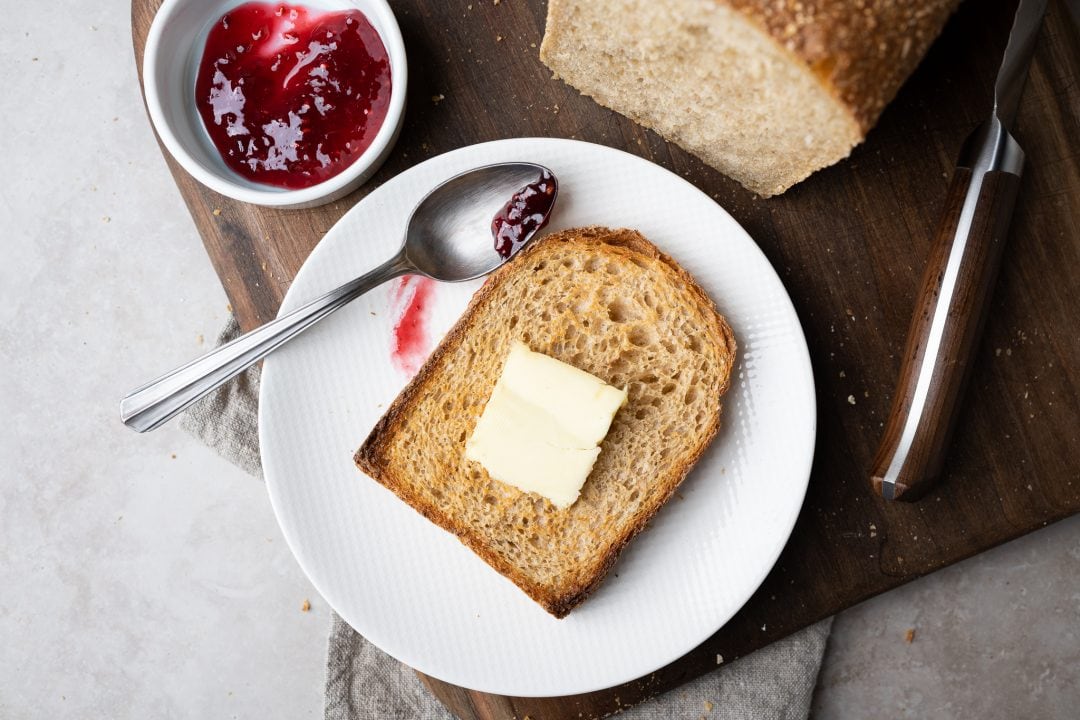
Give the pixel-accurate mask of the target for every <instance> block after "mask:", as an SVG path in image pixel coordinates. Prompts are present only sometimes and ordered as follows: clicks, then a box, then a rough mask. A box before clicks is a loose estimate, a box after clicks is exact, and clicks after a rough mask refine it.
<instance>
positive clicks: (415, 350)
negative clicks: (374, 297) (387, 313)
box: [390, 275, 435, 377]
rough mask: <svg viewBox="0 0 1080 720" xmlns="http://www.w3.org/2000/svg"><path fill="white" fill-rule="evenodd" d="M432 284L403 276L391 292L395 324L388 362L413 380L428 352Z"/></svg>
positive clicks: (433, 291)
mask: <svg viewBox="0 0 1080 720" xmlns="http://www.w3.org/2000/svg"><path fill="white" fill-rule="evenodd" d="M434 293H435V281H434V280H432V279H430V278H426V277H423V276H421V275H406V276H405V277H403V278H401V279H400V280H398V281H397V283H396V284H395V285H394V287H393V288H391V290H390V302H391V304H392V305H393V308H394V312H395V313H396V314H397V320H396V321H395V322H394V335H393V343H392V347H391V348H390V359H391V360H392V361H393V363H394V367H396V368H397V369H398V370H400V371H401V372H402V373H404V374H405V375H408V376H409V377H412V376H413V375H415V374H416V371H417V370H419V369H420V366H421V365H423V364H424V360H426V359H427V356H428V354H429V353H430V352H431V341H430V333H429V332H428V316H429V315H430V313H431V301H432V295H434Z"/></svg>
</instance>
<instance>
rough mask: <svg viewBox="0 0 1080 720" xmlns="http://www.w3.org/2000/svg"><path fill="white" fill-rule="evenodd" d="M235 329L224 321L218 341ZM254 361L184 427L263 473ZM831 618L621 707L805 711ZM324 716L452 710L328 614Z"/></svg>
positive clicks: (359, 718)
mask: <svg viewBox="0 0 1080 720" xmlns="http://www.w3.org/2000/svg"><path fill="white" fill-rule="evenodd" d="M239 334H240V330H239V327H238V326H237V324H236V321H235V320H230V321H229V323H228V324H227V325H226V327H225V328H224V329H223V330H222V332H221V335H220V336H219V337H218V344H219V345H220V344H221V343H224V342H228V341H229V340H232V339H233V338H235V337H237V336H238V335H239ZM258 407H259V368H258V367H255V368H252V369H251V370H248V371H247V372H245V373H244V374H242V375H241V376H240V377H238V378H237V379H236V380H234V381H233V382H231V383H228V384H226V385H225V386H224V387H222V388H220V389H219V390H217V391H216V392H214V393H213V394H211V395H210V396H208V397H206V398H204V399H203V400H201V401H200V402H199V403H197V404H195V405H193V406H192V407H191V408H190V409H189V410H188V411H187V413H186V414H185V415H184V417H183V418H182V419H181V422H180V424H181V427H183V428H184V429H185V430H187V431H188V432H189V433H191V434H192V435H194V436H196V437H197V438H199V439H200V440H202V441H203V442H204V443H206V444H207V445H209V446H210V447H212V448H213V449H215V450H216V451H217V452H218V453H220V454H221V455H222V456H223V457H225V458H226V459H228V460H229V461H231V462H233V463H234V464H236V465H238V466H240V467H241V468H243V469H244V470H247V471H248V472H249V473H251V474H252V475H255V476H257V477H260V478H261V477H262V466H261V464H260V462H259V436H258ZM831 627H832V618H829V619H827V620H822V621H821V622H819V623H817V624H816V625H812V626H811V627H808V628H806V629H805V630H801V631H800V632H797V633H795V634H794V635H792V636H790V637H787V638H785V639H783V640H780V641H779V642H775V643H773V644H772V645H769V646H768V647H765V648H762V649H761V650H758V651H757V652H755V653H752V654H751V655H748V656H746V657H744V658H741V659H740V660H737V661H735V662H733V663H731V664H730V665H725V666H724V667H722V668H720V669H718V670H717V671H715V672H712V673H709V674H708V675H705V676H703V677H700V678H698V679H697V680H694V681H693V682H690V683H687V684H686V685H684V686H682V687H681V688H679V689H677V690H673V691H671V692H669V693H666V694H665V695H661V696H660V697H658V698H654V699H652V700H649V701H648V702H645V703H642V704H641V705H638V706H636V707H633V708H630V709H629V710H626V711H624V712H623V713H622V716H623V717H625V718H627V720H654V719H655V720H661V719H663V720H667V719H668V718H700V717H707V718H709V720H713V719H714V718H718V719H721V720H736V719H744V718H753V719H754V720H805V718H806V717H807V715H808V714H809V713H810V700H811V698H812V696H813V691H814V685H815V684H816V682H817V676H818V670H819V669H820V668H821V658H822V656H823V655H824V653H825V643H826V640H827V639H828V637H829V630H830V628H831ZM324 716H325V720H368V719H374V720H387V719H389V720H399V719H400V720H413V719H414V718H415V719H417V720H436V719H437V720H443V719H449V718H451V717H452V716H451V715H450V713H449V712H447V711H446V709H445V708H444V707H443V706H442V705H441V704H440V703H439V702H438V701H437V700H436V699H435V698H434V697H432V696H431V694H430V693H428V691H427V689H426V688H424V686H423V685H422V684H421V682H420V679H419V678H418V677H417V676H416V673H414V672H413V671H412V670H411V669H410V668H408V667H406V666H405V665H403V664H402V663H399V662H398V661H397V660H394V659H393V658H392V657H390V656H389V655H387V654H385V653H383V652H382V651H381V650H379V649H378V648H376V647H375V646H374V645H372V644H371V643H369V642H368V641H367V640H365V639H364V638H363V637H362V636H361V635H360V634H359V633H357V632H356V631H355V630H353V629H352V628H351V627H350V626H349V625H348V624H347V623H346V622H345V621H344V620H342V619H341V618H340V617H338V616H337V614H336V613H335V614H333V618H332V621H331V625H330V638H329V640H328V642H327V653H326V702H325V706H324Z"/></svg>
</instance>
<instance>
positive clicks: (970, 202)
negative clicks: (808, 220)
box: [870, 0, 1047, 500]
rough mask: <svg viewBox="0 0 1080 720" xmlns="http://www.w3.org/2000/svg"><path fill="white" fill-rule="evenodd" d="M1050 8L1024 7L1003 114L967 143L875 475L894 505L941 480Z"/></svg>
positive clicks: (1011, 51) (982, 318) (1008, 54)
mask: <svg viewBox="0 0 1080 720" xmlns="http://www.w3.org/2000/svg"><path fill="white" fill-rule="evenodd" d="M1046 4H1047V0H1021V2H1020V5H1019V7H1018V8H1017V9H1016V16H1015V18H1014V19H1013V26H1012V32H1011V33H1010V34H1009V42H1008V45H1007V46H1006V47H1005V57H1004V58H1003V59H1002V61H1001V69H1000V70H999V71H998V75H997V80H996V81H995V83H994V109H993V113H992V114H991V115H990V119H989V120H987V121H986V122H984V123H983V124H982V125H980V126H979V127H978V128H976V130H975V131H974V132H973V133H972V134H971V135H970V136H969V137H968V139H967V140H966V141H965V143H964V146H963V149H962V150H961V151H960V159H959V161H958V162H957V167H956V171H955V172H954V173H953V177H952V182H951V183H950V185H949V191H948V195H947V196H946V199H945V207H944V211H943V214H942V216H941V218H940V220H939V222H938V225H937V231H936V235H935V237H934V240H933V243H932V244H931V248H930V254H929V257H928V260H927V265H926V270H925V272H924V273H923V278H922V289H921V290H920V292H919V295H918V296H917V299H916V303H915V314H914V317H913V318H912V321H911V326H910V328H909V330H908V336H907V342H906V344H905V348H904V354H903V356H902V365H901V368H900V379H899V382H898V383H897V388H896V392H895V394H894V396H893V401H892V409H891V410H890V411H889V418H888V420H887V421H886V423H885V434H884V436H883V438H882V440H881V446H880V447H879V448H878V452H877V455H876V456H875V458H874V462H873V467H872V470H871V473H870V476H871V483H872V485H873V488H874V492H875V493H877V494H880V495H881V497H883V498H884V499H886V500H917V499H918V498H919V497H920V496H922V494H923V493H925V492H926V491H927V490H929V489H930V487H932V486H933V484H934V483H935V481H936V480H937V478H938V476H939V475H940V473H941V466H942V461H943V460H944V457H945V454H946V452H947V450H948V447H949V442H950V439H951V436H952V431H953V429H954V427H955V424H956V417H957V414H958V412H957V411H958V410H959V407H960V399H961V397H962V396H963V394H964V386H965V385H966V383H967V380H968V376H969V375H970V373H971V366H972V360H973V358H974V355H975V351H976V350H977V348H978V341H979V337H980V336H981V335H982V329H983V326H984V325H985V324H986V316H987V311H988V309H989V306H990V296H991V290H992V288H993V285H994V281H995V279H996V278H997V274H998V269H999V268H1000V266H1001V256H1002V250H1003V249H1004V247H1005V236H1006V233H1007V232H1008V228H1009V221H1010V219H1011V217H1012V213H1013V207H1014V205H1015V204H1016V192H1017V189H1018V187H1019V185H1020V174H1021V171H1022V170H1023V167H1024V152H1023V151H1022V150H1021V149H1020V146H1019V145H1018V144H1017V142H1016V140H1015V139H1014V138H1013V136H1012V135H1011V134H1010V133H1009V130H1010V128H1011V127H1012V126H1013V122H1014V121H1015V120H1016V111H1017V107H1018V105H1019V103H1020V95H1021V93H1022V92H1023V89H1024V82H1025V80H1026V79H1027V75H1028V67H1029V65H1030V64H1031V57H1032V54H1033V52H1034V49H1035V38H1036V36H1037V35H1038V33H1039V28H1040V27H1041V26H1042V19H1043V15H1044V14H1045V12H1046Z"/></svg>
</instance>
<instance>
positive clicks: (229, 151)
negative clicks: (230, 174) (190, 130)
mask: <svg viewBox="0 0 1080 720" xmlns="http://www.w3.org/2000/svg"><path fill="white" fill-rule="evenodd" d="M195 103H196V107H197V108H198V109H199V114H200V115H201V116H202V119H203V125H204V126H205V127H206V131H207V133H209V135H210V139H211V140H212V141H213V143H214V145H215V146H216V147H217V149H218V152H220V153H221V157H222V158H224V159H225V163H226V164H227V165H228V166H229V167H230V168H232V169H233V170H235V171H236V172H238V173H239V174H240V175H242V176H244V177H245V178H248V179H249V180H253V181H255V182H260V183H265V184H267V185H274V186H276V187H282V188H289V189H298V188H306V187H311V186H312V185H316V184H318V183H321V182H323V181H324V180H328V179H329V178H332V177H334V176H335V175H337V174H338V173H340V172H341V171H342V170H344V169H345V168H347V167H348V166H349V165H351V164H352V163H353V162H354V161H355V160H356V159H357V158H359V157H360V155H361V154H363V152H364V151H365V150H367V148H368V147H369V146H370V145H371V142H372V140H374V139H375V135H376V134H377V133H378V132H379V128H380V127H381V126H382V124H383V121H384V120H385V119H386V111H387V107H388V106H389V104H390V60H389V57H388V56H387V53H386V47H385V46H384V45H383V43H382V40H381V39H380V38H379V35H378V33H377V32H376V31H375V28H373V27H372V26H371V23H370V22H368V19H367V18H366V17H364V14H363V13H361V12H360V11H359V10H347V11H344V12H321V11H314V10H309V9H307V8H304V7H300V6H298V5H285V4H281V3H259V2H252V3H247V4H245V5H241V6H239V7H237V8H234V9H232V10H230V11H229V12H228V13H226V14H225V15H223V16H222V17H221V19H220V20H218V21H217V22H216V23H214V26H213V28H211V30H210V35H209V37H207V39H206V49H205V50H204V51H203V56H202V62H201V63H200V64H199V74H198V76H197V77H196V80H195Z"/></svg>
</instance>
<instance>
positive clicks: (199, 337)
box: [195, 333, 204, 345]
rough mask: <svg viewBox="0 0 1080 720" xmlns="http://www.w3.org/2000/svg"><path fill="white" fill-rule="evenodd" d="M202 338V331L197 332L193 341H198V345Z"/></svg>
mask: <svg viewBox="0 0 1080 720" xmlns="http://www.w3.org/2000/svg"><path fill="white" fill-rule="evenodd" d="M203 340H204V338H203V336H202V333H199V334H198V335H196V336H195V342H196V343H198V344H199V345H202V344H203Z"/></svg>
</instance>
